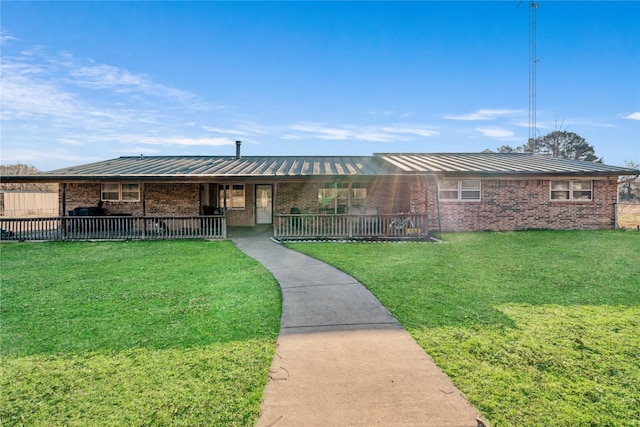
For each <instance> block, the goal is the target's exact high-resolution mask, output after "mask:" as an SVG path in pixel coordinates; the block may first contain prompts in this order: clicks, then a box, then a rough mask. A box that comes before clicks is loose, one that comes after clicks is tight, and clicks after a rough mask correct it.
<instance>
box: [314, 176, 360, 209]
mask: <svg viewBox="0 0 640 427" xmlns="http://www.w3.org/2000/svg"><path fill="white" fill-rule="evenodd" d="M366 204H367V183H366V182H352V183H349V182H325V183H323V184H322V185H321V186H320V188H318V207H319V209H320V212H322V213H339V214H340V213H348V208H349V207H352V208H365V207H366Z"/></svg>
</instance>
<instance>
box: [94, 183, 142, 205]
mask: <svg viewBox="0 0 640 427" xmlns="http://www.w3.org/2000/svg"><path fill="white" fill-rule="evenodd" d="M100 200H102V201H105V202H139V201H140V184H138V183H126V182H125V183H119V182H105V183H103V184H102V188H101V189H100Z"/></svg>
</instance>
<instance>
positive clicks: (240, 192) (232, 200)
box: [218, 184, 245, 210]
mask: <svg viewBox="0 0 640 427" xmlns="http://www.w3.org/2000/svg"><path fill="white" fill-rule="evenodd" d="M218 206H219V207H224V208H225V209H237V210H242V209H244V208H245V197H244V184H220V185H218Z"/></svg>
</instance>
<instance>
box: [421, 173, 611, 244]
mask: <svg viewBox="0 0 640 427" xmlns="http://www.w3.org/2000/svg"><path fill="white" fill-rule="evenodd" d="M581 179H583V178H581ZM428 187H429V188H428V193H427V194H428V201H427V204H426V206H427V210H426V213H427V214H428V215H429V216H430V217H436V218H437V217H438V213H439V218H440V224H441V227H442V231H476V230H493V231H503V230H525V229H557V230H572V229H581V230H593V229H607V228H614V227H615V204H616V202H617V197H618V189H617V182H616V181H615V180H594V181H593V197H592V200H590V201H579V202H577V201H576V202H569V201H551V199H550V180H548V179H530V180H496V179H491V180H482V189H481V200H480V201H469V202H458V201H440V202H438V201H437V186H436V183H435V182H429V185H428Z"/></svg>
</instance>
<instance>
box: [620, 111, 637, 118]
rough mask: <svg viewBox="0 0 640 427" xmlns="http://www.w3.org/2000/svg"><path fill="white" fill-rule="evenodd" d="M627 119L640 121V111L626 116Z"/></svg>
mask: <svg viewBox="0 0 640 427" xmlns="http://www.w3.org/2000/svg"><path fill="white" fill-rule="evenodd" d="M623 118H625V119H631V120H640V111H636V112H635V113H631V114H629V115H626V116H624V117H623Z"/></svg>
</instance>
